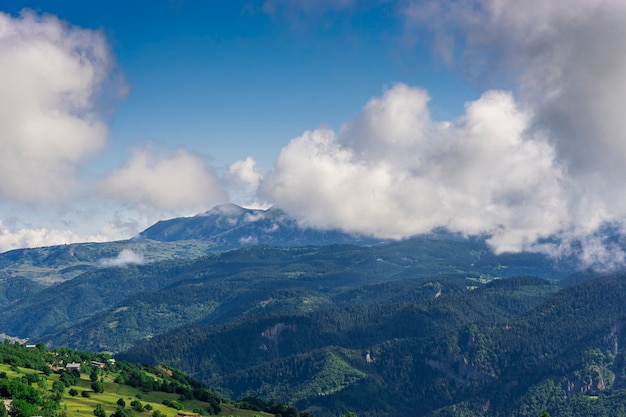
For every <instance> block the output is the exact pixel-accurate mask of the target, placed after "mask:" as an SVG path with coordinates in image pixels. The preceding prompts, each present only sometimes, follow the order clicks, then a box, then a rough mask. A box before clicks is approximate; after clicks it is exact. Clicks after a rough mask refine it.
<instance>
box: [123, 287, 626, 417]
mask: <svg viewBox="0 0 626 417" xmlns="http://www.w3.org/2000/svg"><path fill="white" fill-rule="evenodd" d="M624 300H626V276H625V275H620V276H610V277H603V278H599V279H594V280H591V281H587V282H585V283H583V284H580V285H576V286H571V287H567V288H564V289H561V290H558V289H557V288H555V287H554V285H553V284H551V283H549V282H546V281H541V280H537V279H533V278H513V279H509V280H501V281H492V282H490V283H487V284H478V286H477V288H476V289H474V290H472V291H463V292H458V293H449V294H448V295H445V294H444V295H441V296H439V297H436V298H428V299H425V300H422V301H420V302H410V303H391V304H378V305H370V306H353V307H349V308H345V309H336V310H325V311H320V312H313V313H308V314H298V315H293V314H292V315H288V314H271V315H264V316H256V317H254V318H250V319H246V320H240V321H237V322H233V323H229V324H227V325H221V326H215V325H203V326H190V327H185V328H182V329H180V330H177V331H175V332H172V333H169V334H165V335H162V336H158V337H155V338H153V339H151V340H149V341H146V342H144V343H142V344H141V345H138V346H137V347H135V348H133V349H131V350H129V351H128V352H126V353H124V354H122V355H120V357H123V358H125V359H127V360H133V361H139V362H148V363H150V362H155V363H156V362H161V361H165V362H167V363H172V364H176V365H177V366H180V367H181V368H182V369H185V370H187V371H188V372H190V373H191V374H192V375H194V376H196V377H198V378H200V379H201V380H203V381H204V382H207V383H209V384H210V385H211V386H212V387H214V388H215V389H217V390H218V391H222V392H226V393H232V394H235V395H257V396H262V397H265V398H275V399H281V398H282V399H290V400H291V401H293V402H294V404H297V406H298V407H300V408H305V409H308V410H311V411H313V412H314V414H315V415H317V416H331V415H337V414H338V413H340V412H345V411H346V410H348V409H351V410H353V411H356V412H357V414H358V415H359V416H366V417H367V416H397V415H418V416H433V417H434V416H520V417H521V416H524V417H536V416H538V415H540V414H541V413H542V412H544V411H549V412H550V413H552V415H559V416H579V415H586V416H587V415H591V416H593V415H598V416H599V415H615V416H617V415H623V414H621V412H622V411H624V409H623V402H621V403H620V401H623V399H625V398H626V348H624V346H626V345H625V344H624V343H625V342H626V332H625V331H624V329H625V328H626V327H625V326H626V303H624ZM620 404H621V405H620ZM620 410H622V411H620Z"/></svg>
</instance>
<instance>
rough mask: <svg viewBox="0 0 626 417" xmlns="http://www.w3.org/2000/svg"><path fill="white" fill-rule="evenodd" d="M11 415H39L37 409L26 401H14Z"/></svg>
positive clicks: (23, 416) (20, 416)
mask: <svg viewBox="0 0 626 417" xmlns="http://www.w3.org/2000/svg"><path fill="white" fill-rule="evenodd" d="M9 414H11V417H32V416H34V415H35V414H37V407H36V406H35V405H33V404H30V403H28V402H27V401H25V400H13V401H12V402H11V412H10V413H9Z"/></svg>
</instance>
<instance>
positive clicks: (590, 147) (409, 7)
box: [261, 0, 626, 265]
mask: <svg viewBox="0 0 626 417" xmlns="http://www.w3.org/2000/svg"><path fill="white" fill-rule="evenodd" d="M398 13H399V14H400V15H401V16H402V18H403V20H404V22H405V32H406V33H405V36H412V35H414V37H415V38H416V39H418V40H421V41H424V40H425V39H427V40H428V42H430V45H431V46H432V48H433V51H434V53H435V54H436V55H437V56H439V57H440V58H441V59H442V60H443V61H444V62H446V63H448V64H449V65H451V66H455V67H457V68H459V69H461V70H462V71H464V72H465V73H466V74H467V75H468V77H470V78H471V79H474V80H476V81H477V84H478V85H483V86H492V87H493V88H491V89H489V90H487V91H486V92H485V93H483V94H482V95H481V97H480V98H478V99H477V100H475V101H472V102H469V103H466V107H465V114H464V115H462V116H461V117H460V118H458V119H456V120H451V121H435V120H432V118H431V116H430V113H429V108H428V103H429V97H428V94H427V92H425V91H423V90H421V89H419V88H414V87H409V86H406V85H404V84H396V85H395V86H393V87H392V88H391V89H389V90H388V91H386V92H385V93H384V95H383V96H382V97H378V98H372V99H371V100H370V101H369V103H367V105H366V106H365V107H364V109H363V110H362V112H361V114H360V116H359V117H358V118H357V119H356V120H354V121H352V122H349V123H346V124H345V125H344V126H343V127H342V128H341V129H339V130H338V131H332V130H328V129H318V130H315V131H311V132H306V133H304V134H303V135H302V136H301V137H298V138H295V139H294V140H292V141H291V143H290V144H289V145H288V146H286V147H285V148H284V149H283V150H282V152H281V154H280V156H279V157H278V159H277V161H276V164H275V169H274V171H273V172H272V173H270V174H269V175H267V176H266V177H265V178H264V180H263V181H262V183H261V190H262V192H263V195H264V196H269V198H271V199H273V200H274V201H276V203H277V205H279V206H281V207H283V208H285V209H286V210H287V211H288V212H289V213H291V214H293V215H296V216H297V217H298V218H299V219H301V222H302V223H304V224H307V225H311V226H320V227H341V228H344V229H347V230H349V231H354V232H364V233H368V234H372V235H376V236H383V237H392V238H400V237H405V236H410V235H413V234H417V233H425V232H429V231H431V230H433V229H434V228H438V227H445V228H448V229H449V230H452V231H456V232H461V233H463V234H466V235H476V234H478V235H487V236H489V237H490V238H489V243H490V244H491V245H492V246H493V248H494V249H495V250H496V251H497V252H504V251H520V250H539V251H543V252H548V253H551V254H553V255H555V256H559V255H572V254H574V255H576V256H578V257H579V258H580V259H581V260H582V261H583V262H584V263H585V264H586V265H594V264H598V265H599V264H604V265H606V264H623V263H624V252H623V250H621V249H620V248H619V245H615V244H611V243H610V242H609V241H608V240H607V239H606V238H603V237H602V231H603V230H605V229H606V228H607V227H608V226H610V229H611V231H612V232H613V233H614V232H618V233H621V232H622V231H623V229H624V225H625V224H626V195H624V194H623V193H622V182H623V181H622V178H624V175H625V174H626V141H625V140H624V138H626V118H625V117H623V114H622V113H623V110H622V109H623V105H622V101H623V97H626V77H625V76H624V74H626V41H624V39H626V4H625V3H623V2H619V1H593V0H575V1H572V2H568V4H567V7H565V6H564V5H563V4H561V3H559V2H544V1H541V0H531V1H527V2H514V1H501V0H487V1H468V2H457V1H430V2H429V1H426V2H424V1H419V2H418V1H407V2H403V3H401V4H400V6H399V7H398Z"/></svg>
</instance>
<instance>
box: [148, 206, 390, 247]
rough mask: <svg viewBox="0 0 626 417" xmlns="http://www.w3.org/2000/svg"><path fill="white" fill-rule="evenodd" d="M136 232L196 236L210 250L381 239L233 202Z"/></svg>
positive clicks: (166, 238) (163, 237) (165, 238)
mask: <svg viewBox="0 0 626 417" xmlns="http://www.w3.org/2000/svg"><path fill="white" fill-rule="evenodd" d="M139 236H141V237H143V238H146V239H151V240H158V241H162V242H174V241H181V240H200V241H203V242H206V243H208V244H209V245H210V247H211V249H212V250H220V251H223V250H227V249H234V248H241V247H243V246H252V245H267V246H280V247H285V246H287V247H293V246H319V245H331V244H339V243H346V244H357V245H363V244H373V243H380V242H382V240H381V239H374V238H370V237H367V236H363V235H358V234H350V233H345V232H342V231H340V230H319V229H313V228H310V227H303V226H300V225H299V224H298V222H297V221H296V220H295V219H293V218H291V217H289V216H287V214H286V213H285V212H284V211H282V210H280V209H278V208H275V207H273V208H270V209H267V210H253V209H245V208H243V207H240V206H237V205H235V204H225V205H220V206H216V207H214V208H212V209H211V210H209V211H207V212H205V213H203V214H199V215H197V216H193V217H183V218H177V219H171V220H163V221H160V222H158V223H156V224H155V225H153V226H151V227H149V228H148V229H146V230H144V231H143V232H141V233H140V234H139Z"/></svg>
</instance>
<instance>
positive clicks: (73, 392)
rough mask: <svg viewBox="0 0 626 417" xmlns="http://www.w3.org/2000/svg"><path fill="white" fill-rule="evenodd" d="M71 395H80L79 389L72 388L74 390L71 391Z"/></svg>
mask: <svg viewBox="0 0 626 417" xmlns="http://www.w3.org/2000/svg"><path fill="white" fill-rule="evenodd" d="M69 394H70V395H71V396H72V397H76V396H77V395H78V390H77V389H75V388H72V389H70V390H69Z"/></svg>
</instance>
